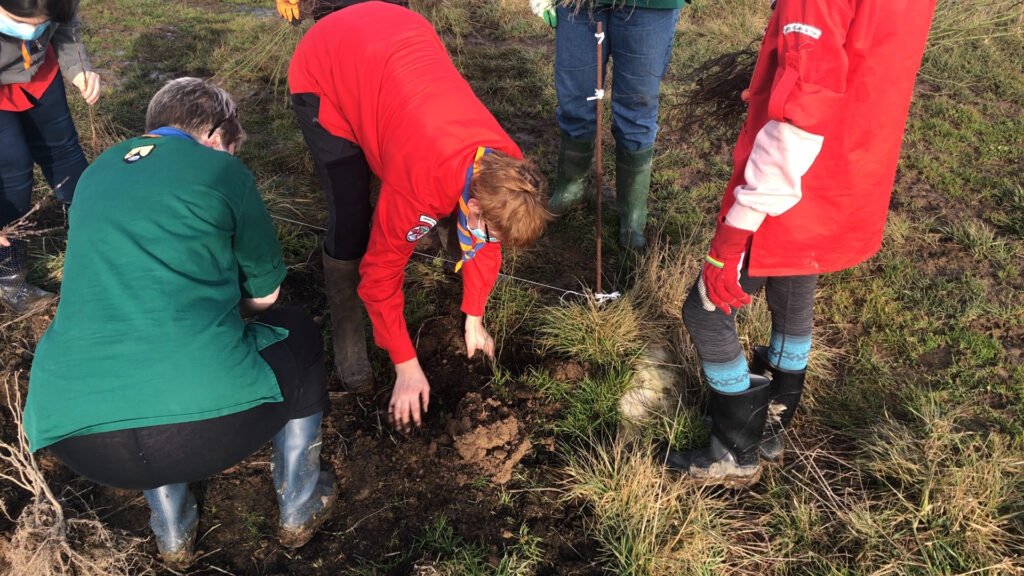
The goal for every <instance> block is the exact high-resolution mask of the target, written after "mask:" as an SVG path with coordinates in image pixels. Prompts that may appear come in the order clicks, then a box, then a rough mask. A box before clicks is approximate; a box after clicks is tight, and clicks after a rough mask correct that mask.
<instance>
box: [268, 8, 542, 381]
mask: <svg viewBox="0 0 1024 576" xmlns="http://www.w3.org/2000/svg"><path fill="white" fill-rule="evenodd" d="M288 83H289V88H290V90H291V93H292V94H301V93H312V94H316V95H317V96H319V97H320V114H319V121H320V124H321V125H322V126H323V127H324V128H325V129H326V130H327V131H328V132H330V133H331V134H334V135H335V136H339V137H341V138H345V139H347V140H351V141H353V142H355V143H357V144H358V145H359V146H360V148H362V150H363V152H364V153H365V154H366V159H367V161H368V162H369V164H370V168H371V169H372V170H373V172H374V173H375V174H376V175H377V176H378V177H379V178H380V180H381V190H380V198H379V199H378V201H377V206H376V209H375V211H374V215H373V224H372V228H371V231H370V244H369V247H368V248H367V252H366V256H364V257H363V262H362V265H361V266H360V269H359V271H360V274H361V276H362V281H361V282H360V284H359V296H360V297H361V298H362V299H363V302H364V303H365V304H366V310H367V312H369V315H370V319H371V320H372V321H373V335H374V339H375V340H376V342H377V345H378V346H380V347H381V348H384V349H386V350H387V351H388V353H389V354H390V356H391V360H392V361H393V362H395V363H396V364H397V363H401V362H404V361H406V360H410V359H412V358H414V357H415V356H416V351H415V349H414V348H413V345H412V340H411V339H410V338H409V330H408V328H407V327H406V324H405V317H404V315H403V308H404V305H405V297H404V295H403V294H402V282H403V280H404V278H405V265H406V263H407V262H408V260H409V258H410V257H411V256H412V253H413V248H414V247H415V245H416V240H418V239H419V238H420V237H421V236H423V234H425V233H426V232H428V231H429V230H430V229H431V228H433V226H434V224H435V223H436V222H437V220H438V219H440V218H443V217H446V216H449V215H450V214H452V212H453V211H454V210H455V209H456V207H457V206H458V202H459V197H460V195H461V194H462V190H463V188H464V187H465V181H466V171H467V170H468V169H469V167H470V165H471V163H472V161H473V156H474V154H475V153H476V150H477V148H478V147H481V146H484V147H488V148H491V149H494V150H498V151H501V152H504V153H505V154H508V155H509V156H512V157H515V158H522V152H520V151H519V148H518V147H517V146H516V144H515V143H514V142H513V141H512V139H511V138H509V136H508V134H506V133H505V131H504V130H502V128H501V126H500V125H498V121H497V120H495V119H494V116H492V115H491V113H490V112H489V111H488V110H487V108H485V107H484V105H483V104H482V103H481V102H480V101H479V100H478V99H477V97H476V95H475V94H473V90H472V89H471V88H470V86H469V84H468V83H467V82H466V80H465V79H463V78H462V76H461V75H460V74H459V72H458V71H457V70H456V69H455V66H454V65H453V64H452V61H451V59H450V58H449V57H448V53H447V51H446V50H445V48H444V45H443V44H441V40H440V39H439V38H438V37H437V33H436V32H435V31H434V28H433V26H431V25H430V23H429V22H427V20H425V19H424V18H423V17H422V16H420V15H418V14H416V13H415V12H412V11H410V10H407V9H405V8H401V7H399V6H395V5H393V4H384V3H378V2H368V3H363V4H356V5H354V6H350V7H348V8H345V9H344V10H341V11H339V12H336V13H334V14H332V15H330V16H328V17H326V18H324V19H323V20H321V21H320V22H318V23H317V24H316V25H314V26H313V27H312V28H311V29H310V30H309V32H307V33H306V35H305V37H303V39H302V40H301V41H300V42H299V45H298V47H297V48H296V50H295V54H294V56H293V57H292V62H291V66H290V68H289V70H288ZM500 268H501V247H500V245H498V244H496V243H494V244H488V245H487V246H486V247H484V248H482V249H481V250H479V251H478V252H477V254H476V256H475V257H474V258H473V259H472V260H470V261H469V262H467V263H466V264H465V265H464V266H463V267H462V277H463V286H464V291H463V297H462V311H463V312H465V313H466V314H470V315H473V316H481V315H483V312H484V306H485V305H486V303H487V297H488V296H489V294H490V292H491V289H492V288H493V287H494V282H495V280H496V279H497V276H498V271H499V270H500Z"/></svg>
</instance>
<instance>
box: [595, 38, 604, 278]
mask: <svg viewBox="0 0 1024 576" xmlns="http://www.w3.org/2000/svg"><path fill="white" fill-rule="evenodd" d="M596 36H597V89H596V92H595V93H594V96H595V98H594V101H595V102H596V103H597V135H596V137H595V140H594V151H595V155H594V190H595V192H594V194H595V195H596V196H597V198H595V201H596V206H597V208H596V215H597V282H596V283H595V284H594V290H595V291H594V293H595V294H600V293H601V168H602V166H601V109H602V108H604V106H603V105H602V102H601V100H602V97H601V96H602V88H603V87H604V78H603V76H604V75H603V74H602V72H603V70H602V68H603V66H602V64H603V63H604V62H603V61H604V58H603V56H604V53H603V52H604V23H603V22H598V23H597V35H596Z"/></svg>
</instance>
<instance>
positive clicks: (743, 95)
mask: <svg viewBox="0 0 1024 576" xmlns="http://www.w3.org/2000/svg"><path fill="white" fill-rule="evenodd" d="M740 100H742V101H743V103H744V104H750V88H747V89H746V90H744V91H743V92H740Z"/></svg>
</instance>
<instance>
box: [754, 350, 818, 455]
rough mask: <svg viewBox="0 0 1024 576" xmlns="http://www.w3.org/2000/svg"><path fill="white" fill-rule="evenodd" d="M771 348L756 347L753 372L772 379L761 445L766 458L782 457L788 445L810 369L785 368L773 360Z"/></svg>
mask: <svg viewBox="0 0 1024 576" xmlns="http://www.w3.org/2000/svg"><path fill="white" fill-rule="evenodd" d="M770 354H771V352H770V350H769V348H768V347H767V346H757V347H756V348H754V356H753V359H752V361H751V362H750V372H751V373H752V374H759V375H761V376H764V377H766V378H768V379H769V380H771V385H770V388H771V402H770V403H769V405H768V421H767V423H766V424H765V427H764V435H763V436H762V437H761V446H760V448H759V450H760V453H761V457H762V458H764V459H765V460H775V461H777V460H779V459H781V458H782V453H783V451H784V450H785V448H786V443H785V437H786V430H787V429H788V428H789V425H790V423H792V422H793V416H794V415H795V414H796V408H797V406H798V405H799V404H800V398H801V396H802V395H803V393H804V380H805V379H806V376H807V370H799V371H798V370H783V369H782V368H778V367H776V366H773V365H772V363H771V362H770V360H769V357H770Z"/></svg>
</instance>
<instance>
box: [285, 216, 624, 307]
mask: <svg viewBox="0 0 1024 576" xmlns="http://www.w3.org/2000/svg"><path fill="white" fill-rule="evenodd" d="M270 216H271V218H276V219H278V220H282V221H284V222H289V223H291V224H296V225H298V226H304V227H306V228H310V229H313V230H319V231H321V232H326V231H327V228H324V227H323V226H317V225H315V224H309V223H306V222H300V221H298V220H292V219H291V218H285V217H284V216H278V215H277V214H271V215H270ZM413 254H415V255H417V256H420V257H422V258H428V259H430V260H440V261H441V262H444V263H446V264H451V265H452V266H454V265H455V264H457V262H455V261H454V260H449V259H447V258H443V257H441V256H435V255H432V254H427V253H425V252H416V251H415V250H414V251H413ZM498 276H500V277H503V278H506V279H509V280H515V281H517V282H522V283H524V284H531V285H533V286H537V287H538V288H546V289H548V290H552V291H555V292H561V293H562V296H561V297H560V300H562V301H564V300H565V297H566V296H568V295H572V296H582V297H583V298H586V297H587V295H586V294H584V293H583V292H577V291H575V290H566V289H564V288H559V287H558V286H551V285H550V284H544V283H542V282H535V281H533V280H527V279H526V278H519V277H517V276H512V275H511V274H505V273H504V272H498ZM618 298H619V293H618V292H613V293H611V294H594V299H595V300H596V301H597V303H598V304H604V303H605V302H606V301H610V300H617V299H618Z"/></svg>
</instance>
